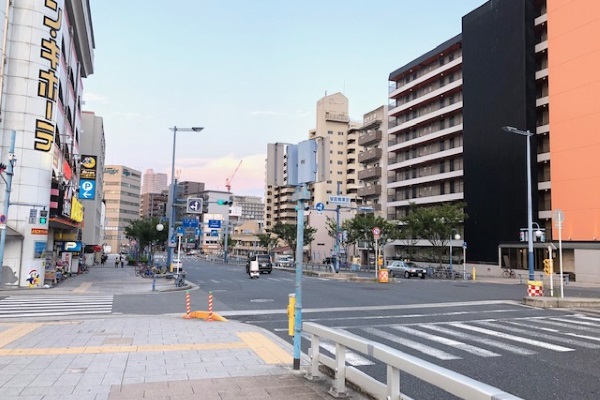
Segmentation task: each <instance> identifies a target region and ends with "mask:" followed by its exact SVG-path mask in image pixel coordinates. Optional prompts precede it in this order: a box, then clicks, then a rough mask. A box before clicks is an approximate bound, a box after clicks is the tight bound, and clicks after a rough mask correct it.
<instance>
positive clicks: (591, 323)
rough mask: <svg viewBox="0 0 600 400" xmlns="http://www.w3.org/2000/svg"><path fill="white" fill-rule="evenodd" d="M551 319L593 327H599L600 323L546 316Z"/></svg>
mask: <svg viewBox="0 0 600 400" xmlns="http://www.w3.org/2000/svg"><path fill="white" fill-rule="evenodd" d="M548 319H549V320H551V321H559V322H568V323H569V324H577V325H583V326H593V327H595V328H598V327H600V324H595V323H593V322H587V321H578V320H576V319H564V318H548Z"/></svg>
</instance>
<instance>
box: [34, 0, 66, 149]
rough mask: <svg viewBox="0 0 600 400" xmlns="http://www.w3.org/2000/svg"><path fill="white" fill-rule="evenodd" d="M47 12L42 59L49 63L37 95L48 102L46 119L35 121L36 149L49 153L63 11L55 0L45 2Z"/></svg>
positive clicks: (51, 139) (52, 139)
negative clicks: (46, 31) (58, 42)
mask: <svg viewBox="0 0 600 400" xmlns="http://www.w3.org/2000/svg"><path fill="white" fill-rule="evenodd" d="M44 8H45V11H46V12H48V14H50V15H44V16H43V26H44V27H45V28H48V33H47V35H46V34H44V35H42V38H41V43H40V45H41V51H40V57H41V58H42V59H44V60H46V61H48V66H47V68H42V69H40V70H39V74H38V90H37V95H38V97H41V98H43V99H45V100H46V105H45V112H44V118H38V119H36V120H35V143H34V149H35V150H38V151H43V152H46V153H47V152H49V151H50V150H51V149H52V142H53V141H54V130H55V125H54V118H53V117H54V107H55V106H56V92H57V90H58V76H57V74H56V71H57V70H58V66H59V62H60V48H59V46H58V44H57V38H58V33H59V32H60V27H61V20H62V10H61V9H59V7H58V3H57V2H56V1H55V0H45V1H44Z"/></svg>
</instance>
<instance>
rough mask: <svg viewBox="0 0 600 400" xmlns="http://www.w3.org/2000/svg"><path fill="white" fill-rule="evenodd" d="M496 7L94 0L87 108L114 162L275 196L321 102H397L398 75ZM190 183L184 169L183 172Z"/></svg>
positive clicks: (468, 2)
mask: <svg viewBox="0 0 600 400" xmlns="http://www.w3.org/2000/svg"><path fill="white" fill-rule="evenodd" d="M483 3H485V0H420V1H414V0H371V1H367V0H360V1H359V0H303V1H300V0H254V1H252V0H220V1H219V0H213V1H207V0H171V1H164V0H160V1H159V0H121V1H119V2H118V6H117V4H116V2H114V1H107V0H91V1H90V8H91V13H92V24H93V30H94V39H95V50H94V73H93V74H92V75H90V76H89V77H88V78H87V79H85V80H84V82H83V84H84V91H83V98H84V105H83V106H82V108H83V110H84V111H90V112H94V113H95V114H96V116H99V117H102V118H103V121H104V133H105V139H106V164H107V165H110V164H119V165H125V166H127V167H130V168H134V169H137V170H139V171H141V172H142V173H143V172H144V171H145V170H146V169H149V168H152V169H154V171H155V172H164V173H167V174H168V175H169V178H168V179H169V180H170V179H171V177H170V176H171V165H172V160H173V137H174V135H173V131H172V129H173V127H177V128H191V127H198V126H199V127H204V130H203V131H201V132H199V133H195V132H184V131H179V132H177V135H176V151H175V152H176V155H175V169H176V171H178V174H179V176H178V179H179V180H181V181H197V182H204V183H205V184H206V189H209V190H226V187H225V183H226V180H227V179H228V178H231V177H232V174H233V173H234V171H235V170H236V167H237V166H238V165H239V164H240V161H241V165H239V169H238V171H237V172H236V173H235V175H234V176H233V177H232V179H231V191H232V192H233V193H234V194H236V195H254V196H260V197H264V189H265V183H264V181H265V159H266V153H267V143H274V142H287V143H298V142H300V141H303V140H306V139H308V132H309V130H310V129H313V128H315V126H316V104H317V101H318V100H319V99H321V98H322V97H323V96H325V95H327V94H333V93H336V92H342V93H344V95H345V96H346V97H347V98H348V100H349V108H350V109H349V112H350V117H351V118H352V119H354V120H359V121H360V120H362V115H363V114H365V113H367V112H369V111H371V110H374V109H375V108H377V107H379V106H381V105H383V104H387V103H388V98H387V95H388V77H389V74H390V73H391V72H393V71H394V70H396V69H397V68H400V67H401V66H403V65H405V64H407V63H408V62H410V61H412V60H413V59H415V58H417V57H419V56H421V55H422V54H424V53H426V52H428V51H430V50H431V49H433V48H434V47H436V46H437V45H439V44H441V43H442V42H444V41H446V40H448V39H450V38H451V37H453V36H455V35H457V34H459V33H460V31H461V18H462V16H463V15H465V14H467V13H469V12H470V11H472V10H473V9H475V8H477V7H479V6H480V5H482V4H483ZM176 177H177V173H176Z"/></svg>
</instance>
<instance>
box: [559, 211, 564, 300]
mask: <svg viewBox="0 0 600 400" xmlns="http://www.w3.org/2000/svg"><path fill="white" fill-rule="evenodd" d="M558 262H559V266H560V297H561V298H563V297H565V292H564V288H563V286H564V282H565V277H564V276H563V263H562V222H561V223H560V226H559V227H558Z"/></svg>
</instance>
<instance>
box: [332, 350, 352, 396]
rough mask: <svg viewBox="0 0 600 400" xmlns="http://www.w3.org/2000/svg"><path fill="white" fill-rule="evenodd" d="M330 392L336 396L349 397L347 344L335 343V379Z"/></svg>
mask: <svg viewBox="0 0 600 400" xmlns="http://www.w3.org/2000/svg"><path fill="white" fill-rule="evenodd" d="M329 394H330V395H332V396H333V397H335V398H341V397H348V393H347V392H346V346H344V345H341V344H339V343H336V344H335V381H334V386H332V387H331V388H330V389H329Z"/></svg>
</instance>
